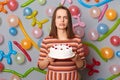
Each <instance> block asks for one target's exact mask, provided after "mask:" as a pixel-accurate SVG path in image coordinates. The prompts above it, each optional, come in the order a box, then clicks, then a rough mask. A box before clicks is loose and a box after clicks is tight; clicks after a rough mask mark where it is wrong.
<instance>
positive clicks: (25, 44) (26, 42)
mask: <svg viewBox="0 0 120 80" xmlns="http://www.w3.org/2000/svg"><path fill="white" fill-rule="evenodd" d="M21 46H22V48H24V49H27V50H28V49H30V48H31V47H32V43H31V42H30V40H28V39H23V40H22V41H21Z"/></svg>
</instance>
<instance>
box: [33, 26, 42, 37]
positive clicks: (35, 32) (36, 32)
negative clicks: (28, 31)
mask: <svg viewBox="0 0 120 80" xmlns="http://www.w3.org/2000/svg"><path fill="white" fill-rule="evenodd" d="M32 35H33V36H34V37H35V38H40V37H41V36H42V29H40V28H38V27H34V28H33V29H32Z"/></svg>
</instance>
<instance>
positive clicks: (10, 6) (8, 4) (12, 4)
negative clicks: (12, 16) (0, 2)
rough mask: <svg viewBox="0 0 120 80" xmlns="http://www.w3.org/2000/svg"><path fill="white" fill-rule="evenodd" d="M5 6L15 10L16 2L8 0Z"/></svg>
mask: <svg viewBox="0 0 120 80" xmlns="http://www.w3.org/2000/svg"><path fill="white" fill-rule="evenodd" d="M7 6H8V8H9V9H10V10H11V11H15V10H16V9H17V8H18V2H17V1H16V0H9V1H8V3H7Z"/></svg>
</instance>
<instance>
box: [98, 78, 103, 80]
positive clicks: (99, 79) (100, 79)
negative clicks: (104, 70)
mask: <svg viewBox="0 0 120 80" xmlns="http://www.w3.org/2000/svg"><path fill="white" fill-rule="evenodd" d="M97 80H105V79H104V78H98V79H97Z"/></svg>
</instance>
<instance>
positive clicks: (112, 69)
mask: <svg viewBox="0 0 120 80" xmlns="http://www.w3.org/2000/svg"><path fill="white" fill-rule="evenodd" d="M109 71H110V72H111V73H112V74H119V73H120V65H117V64H116V65H111V66H110V68H109Z"/></svg>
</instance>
